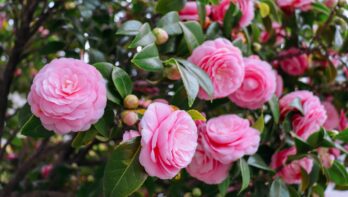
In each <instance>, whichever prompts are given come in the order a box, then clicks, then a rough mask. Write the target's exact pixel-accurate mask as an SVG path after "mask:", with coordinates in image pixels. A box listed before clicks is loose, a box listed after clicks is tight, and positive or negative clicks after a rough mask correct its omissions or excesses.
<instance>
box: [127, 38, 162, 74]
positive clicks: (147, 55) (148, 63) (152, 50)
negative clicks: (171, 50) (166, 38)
mask: <svg viewBox="0 0 348 197" xmlns="http://www.w3.org/2000/svg"><path fill="white" fill-rule="evenodd" d="M132 63H133V64H135V65H136V66H138V67H139V68H141V69H144V70H146V71H152V72H156V71H161V70H162V69H163V65H162V61H161V60H160V58H159V54H158V49H157V47H156V45H155V44H150V45H148V46H146V47H145V48H143V49H142V50H141V51H140V52H139V53H137V54H135V56H134V57H133V59H132Z"/></svg>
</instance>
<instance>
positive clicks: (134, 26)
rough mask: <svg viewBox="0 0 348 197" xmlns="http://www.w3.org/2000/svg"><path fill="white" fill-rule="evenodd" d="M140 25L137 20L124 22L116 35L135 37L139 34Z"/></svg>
mask: <svg viewBox="0 0 348 197" xmlns="http://www.w3.org/2000/svg"><path fill="white" fill-rule="evenodd" d="M141 26H142V23H141V22H139V21H137V20H129V21H126V22H125V23H124V24H123V25H122V26H121V27H120V28H119V29H118V31H117V32H116V34H117V35H127V36H135V35H137V34H138V33H139V30H140V28H141Z"/></svg>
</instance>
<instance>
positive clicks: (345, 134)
mask: <svg viewBox="0 0 348 197" xmlns="http://www.w3.org/2000/svg"><path fill="white" fill-rule="evenodd" d="M335 139H336V140H341V141H343V142H345V143H348V129H345V130H343V131H341V132H340V133H338V134H337V135H336V136H335Z"/></svg>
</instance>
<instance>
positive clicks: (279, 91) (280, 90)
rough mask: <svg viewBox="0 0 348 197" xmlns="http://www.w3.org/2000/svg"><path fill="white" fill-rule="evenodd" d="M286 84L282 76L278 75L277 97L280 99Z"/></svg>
mask: <svg viewBox="0 0 348 197" xmlns="http://www.w3.org/2000/svg"><path fill="white" fill-rule="evenodd" d="M283 89H284V82H283V78H282V76H280V75H279V74H278V73H276V91H275V95H276V96H277V97H280V96H281V95H282V94H283Z"/></svg>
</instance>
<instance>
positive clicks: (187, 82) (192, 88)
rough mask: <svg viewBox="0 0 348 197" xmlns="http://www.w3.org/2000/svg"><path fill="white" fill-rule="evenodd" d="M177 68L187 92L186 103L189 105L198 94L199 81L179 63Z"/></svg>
mask: <svg viewBox="0 0 348 197" xmlns="http://www.w3.org/2000/svg"><path fill="white" fill-rule="evenodd" d="M178 69H179V72H180V75H181V79H182V81H183V83H184V87H185V90H186V93H187V98H188V105H189V107H191V106H192V105H193V103H194V101H195V99H196V97H197V95H198V91H199V83H198V81H197V79H196V78H195V77H194V76H193V75H192V74H191V72H190V71H188V70H187V69H186V68H185V67H183V66H181V65H179V66H178Z"/></svg>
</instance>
